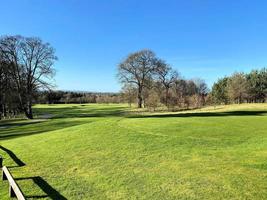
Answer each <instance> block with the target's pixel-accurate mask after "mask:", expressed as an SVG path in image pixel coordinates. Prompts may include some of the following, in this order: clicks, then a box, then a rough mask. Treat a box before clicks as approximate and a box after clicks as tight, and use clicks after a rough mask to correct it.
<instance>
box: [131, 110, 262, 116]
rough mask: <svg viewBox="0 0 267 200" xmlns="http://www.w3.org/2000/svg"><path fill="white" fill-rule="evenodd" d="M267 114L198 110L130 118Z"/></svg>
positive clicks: (259, 113) (260, 114) (260, 112)
mask: <svg viewBox="0 0 267 200" xmlns="http://www.w3.org/2000/svg"><path fill="white" fill-rule="evenodd" d="M266 114H267V111H231V112H198V113H174V114H154V115H153V114H152V115H132V116H129V117H128V118H168V117H226V116H262V115H266Z"/></svg>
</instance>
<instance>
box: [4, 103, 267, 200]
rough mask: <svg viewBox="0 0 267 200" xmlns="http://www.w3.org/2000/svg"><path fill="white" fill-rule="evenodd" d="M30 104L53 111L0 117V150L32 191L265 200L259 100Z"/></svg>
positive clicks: (264, 108)
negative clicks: (186, 107)
mask: <svg viewBox="0 0 267 200" xmlns="http://www.w3.org/2000/svg"><path fill="white" fill-rule="evenodd" d="M34 110H35V113H36V115H38V116H41V117H42V116H47V115H48V114H49V116H50V117H52V118H51V119H38V120H33V121H29V120H10V121H2V122H0V143H1V145H2V146H3V147H4V148H2V149H0V154H1V155H2V156H3V157H4V164H5V165H7V166H10V167H12V168H10V170H11V172H12V174H14V177H15V178H17V181H18V183H19V185H20V187H21V188H22V190H23V192H24V193H25V194H26V196H28V197H30V198H42V199H46V198H47V199H49V198H50V199H64V197H65V198H67V199H267V184H266V183H267V104H244V105H234V106H233V105H231V106H217V107H207V108H204V109H200V110H195V111H190V112H180V113H139V114H137V113H136V112H131V110H129V109H128V108H127V107H126V106H125V105H93V104H91V105H90V104H89V105H51V106H49V105H38V106H35V108H34ZM10 151H11V152H10ZM7 192H8V185H7V183H6V182H1V184H0V195H1V197H0V198H1V199H8V198H7ZM3 195H4V196H3Z"/></svg>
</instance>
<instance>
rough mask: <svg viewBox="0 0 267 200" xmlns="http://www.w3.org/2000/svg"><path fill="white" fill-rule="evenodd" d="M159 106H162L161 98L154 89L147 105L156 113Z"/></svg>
mask: <svg viewBox="0 0 267 200" xmlns="http://www.w3.org/2000/svg"><path fill="white" fill-rule="evenodd" d="M159 104H160V98H159V96H158V93H157V92H156V91H155V90H154V89H152V90H151V91H150V93H149V95H148V98H147V100H146V105H147V107H148V108H149V109H152V110H153V111H155V110H156V108H157V107H158V106H159Z"/></svg>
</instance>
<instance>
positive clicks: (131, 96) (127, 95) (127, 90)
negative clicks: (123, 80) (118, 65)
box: [122, 84, 136, 107]
mask: <svg viewBox="0 0 267 200" xmlns="http://www.w3.org/2000/svg"><path fill="white" fill-rule="evenodd" d="M122 94H123V97H124V99H125V100H126V101H127V103H128V104H129V106H130V107H131V106H132V104H133V103H134V101H135V97H136V88H135V87H134V86H133V84H125V85H124V86H123V88H122Z"/></svg>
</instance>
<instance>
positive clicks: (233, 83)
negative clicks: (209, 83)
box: [211, 68, 267, 104]
mask: <svg viewBox="0 0 267 200" xmlns="http://www.w3.org/2000/svg"><path fill="white" fill-rule="evenodd" d="M211 96H212V99H213V102H214V104H229V103H238V104H240V103H244V102H245V103H264V102H266V99H267V69H266V68H263V69H260V70H252V71H251V72H249V73H247V74H245V73H240V72H236V73H234V74H232V75H231V76H229V77H224V78H221V79H219V80H218V81H217V82H216V83H214V85H213V87H212V91H211Z"/></svg>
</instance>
